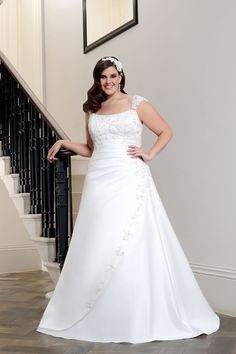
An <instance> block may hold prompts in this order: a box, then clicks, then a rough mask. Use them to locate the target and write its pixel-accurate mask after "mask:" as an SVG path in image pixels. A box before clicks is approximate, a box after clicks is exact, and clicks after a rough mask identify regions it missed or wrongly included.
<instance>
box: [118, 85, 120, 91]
mask: <svg viewBox="0 0 236 354" xmlns="http://www.w3.org/2000/svg"><path fill="white" fill-rule="evenodd" d="M118 91H119V92H120V83H119V84H118Z"/></svg>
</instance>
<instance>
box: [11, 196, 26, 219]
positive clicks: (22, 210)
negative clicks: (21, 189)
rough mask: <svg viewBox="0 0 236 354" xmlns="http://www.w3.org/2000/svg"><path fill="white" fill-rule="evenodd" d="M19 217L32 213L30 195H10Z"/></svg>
mask: <svg viewBox="0 0 236 354" xmlns="http://www.w3.org/2000/svg"><path fill="white" fill-rule="evenodd" d="M10 197H11V199H12V201H13V203H14V204H15V207H16V209H17V211H18V213H19V215H24V214H29V213H30V193H17V194H10Z"/></svg>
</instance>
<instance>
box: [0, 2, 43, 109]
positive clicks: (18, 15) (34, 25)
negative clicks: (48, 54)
mask: <svg viewBox="0 0 236 354" xmlns="http://www.w3.org/2000/svg"><path fill="white" fill-rule="evenodd" d="M42 46H43V43H42V2H41V0H31V1H29V0H4V1H3V3H2V5H1V6H0V49H1V51H2V52H3V53H4V54H5V55H6V56H7V58H8V59H9V60H10V62H11V63H12V64H13V65H14V66H15V68H16V69H17V71H18V72H19V73H20V75H21V76H22V77H23V78H24V80H25V81H26V82H27V84H28V85H29V86H30V87H31V89H32V91H33V92H34V93H35V94H36V95H37V96H38V98H39V99H40V100H41V101H42V102H43V101H44V91H43V78H44V75H43V48H42Z"/></svg>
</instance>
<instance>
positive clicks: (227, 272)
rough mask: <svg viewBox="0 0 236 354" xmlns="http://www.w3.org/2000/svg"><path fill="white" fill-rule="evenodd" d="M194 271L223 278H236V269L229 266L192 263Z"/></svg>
mask: <svg viewBox="0 0 236 354" xmlns="http://www.w3.org/2000/svg"><path fill="white" fill-rule="evenodd" d="M190 266H191V268H192V271H193V272H194V273H197V274H204V275H208V276H213V277H219V278H223V279H231V280H235V279H236V269H235V268H228V267H218V266H211V265H207V264H196V263H195V264H194V263H190Z"/></svg>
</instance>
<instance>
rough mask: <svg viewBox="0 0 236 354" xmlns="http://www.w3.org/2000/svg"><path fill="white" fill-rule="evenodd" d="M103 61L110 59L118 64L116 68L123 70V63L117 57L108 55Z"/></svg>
mask: <svg viewBox="0 0 236 354" xmlns="http://www.w3.org/2000/svg"><path fill="white" fill-rule="evenodd" d="M102 60H103V61H106V60H110V61H111V62H113V63H114V64H115V66H116V69H117V70H118V71H119V72H121V71H122V64H121V62H120V61H119V60H117V59H115V58H112V57H106V58H102Z"/></svg>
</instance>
